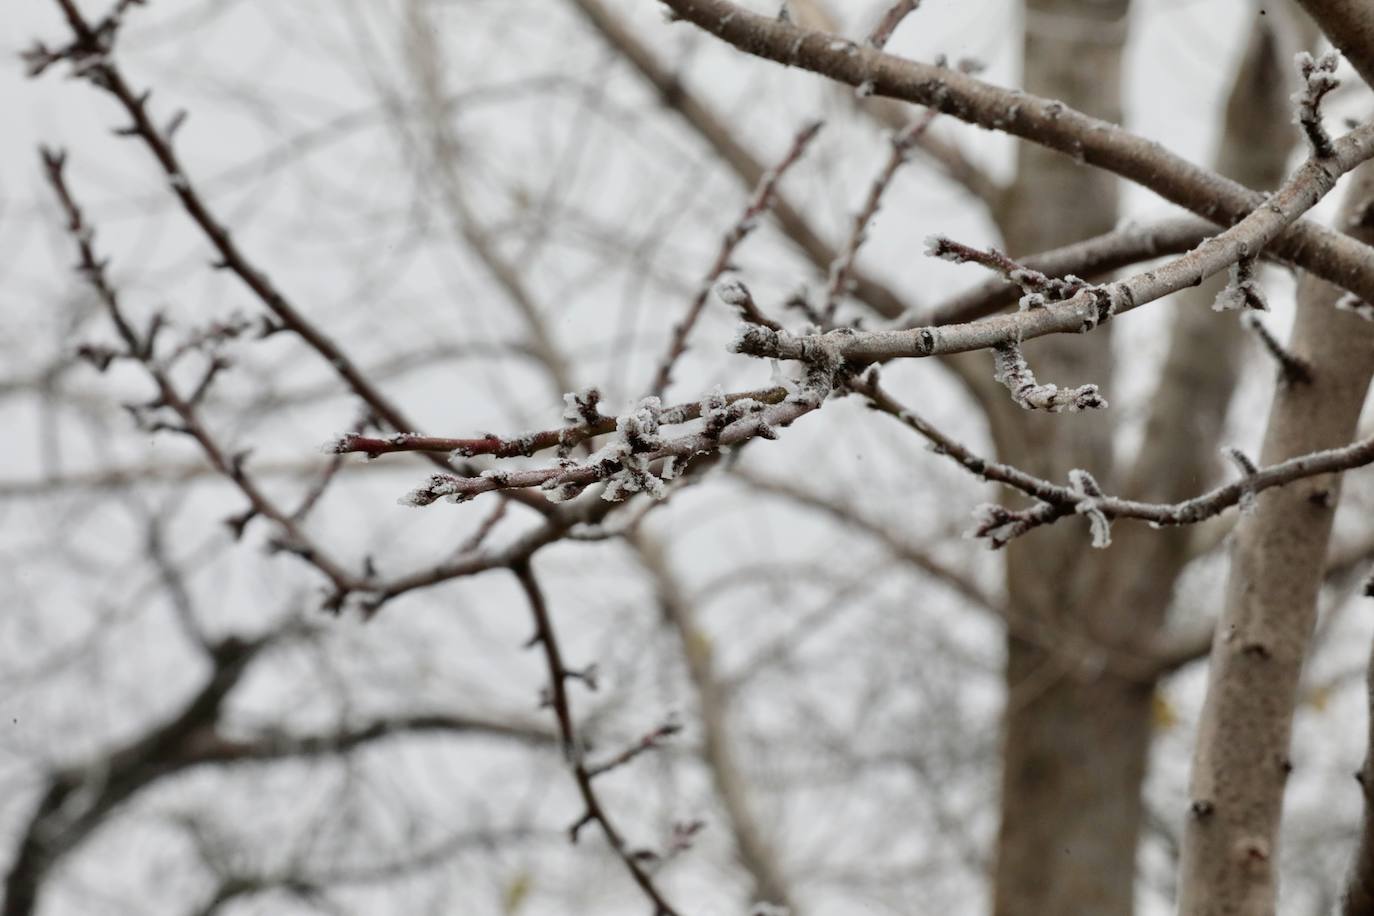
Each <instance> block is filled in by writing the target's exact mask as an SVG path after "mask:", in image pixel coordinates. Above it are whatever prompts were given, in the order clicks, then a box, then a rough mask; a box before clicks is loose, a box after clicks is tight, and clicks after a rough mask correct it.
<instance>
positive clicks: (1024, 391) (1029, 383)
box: [993, 342, 1107, 413]
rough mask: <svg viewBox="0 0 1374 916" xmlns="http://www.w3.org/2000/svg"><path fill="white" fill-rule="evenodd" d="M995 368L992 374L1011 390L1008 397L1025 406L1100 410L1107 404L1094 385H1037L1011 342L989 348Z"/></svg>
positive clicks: (1023, 359)
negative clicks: (992, 348)
mask: <svg viewBox="0 0 1374 916" xmlns="http://www.w3.org/2000/svg"><path fill="white" fill-rule="evenodd" d="M993 359H994V365H995V367H996V368H995V370H994V372H993V378H995V379H996V380H997V381H998V382H999V383H1001V384H1002V385H1003V386H1005V387H1006V389H1007V390H1008V391H1010V392H1011V397H1012V400H1013V401H1015V402H1016V403H1017V404H1020V405H1021V406H1022V407H1024V408H1025V409H1026V410H1048V411H1050V412H1051V413H1058V412H1059V411H1061V410H1069V411H1079V410H1101V409H1103V408H1105V407H1106V406H1107V400H1106V398H1104V397H1102V395H1101V394H1099V393H1098V390H1097V386H1096V385H1080V386H1078V387H1077V388H1060V387H1059V386H1058V385H1054V384H1048V385H1041V384H1040V383H1039V382H1037V381H1036V380H1035V374H1034V373H1033V372H1031V369H1030V365H1029V364H1027V362H1026V358H1025V357H1024V356H1022V355H1021V348H1020V347H1019V346H1018V345H1017V344H1015V343H1010V342H1008V343H1004V344H1000V345H998V346H997V347H996V348H995V349H994V351H993Z"/></svg>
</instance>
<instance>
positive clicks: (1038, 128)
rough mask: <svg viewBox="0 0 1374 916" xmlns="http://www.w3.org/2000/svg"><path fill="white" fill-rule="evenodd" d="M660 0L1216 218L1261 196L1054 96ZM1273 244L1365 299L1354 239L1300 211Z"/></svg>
mask: <svg viewBox="0 0 1374 916" xmlns="http://www.w3.org/2000/svg"><path fill="white" fill-rule="evenodd" d="M664 2H665V3H666V4H667V6H669V7H670V8H671V9H672V10H673V12H674V13H676V14H677V15H678V16H679V17H681V18H683V19H686V20H689V21H691V22H692V23H694V24H695V25H697V26H699V27H701V28H702V29H704V30H706V31H708V32H710V33H712V34H713V35H716V36H717V37H719V38H721V39H722V40H724V41H726V42H728V43H730V44H732V45H734V46H735V47H737V48H739V49H740V50H742V51H746V52H748V53H750V54H753V55H755V56H758V57H763V58H766V59H769V60H773V61H776V62H778V63H781V64H784V65H786V66H795V67H801V68H803V69H805V70H810V71H812V72H814V73H819V74H821V75H823V76H827V77H829V78H831V79H834V80H837V81H838V82H841V83H846V84H848V85H851V86H855V87H858V86H861V85H869V86H871V87H872V89H873V92H874V94H876V95H882V96H890V97H892V98H897V99H904V100H906V101H909V102H916V103H918V104H921V105H928V106H930V107H932V108H936V109H938V110H939V111H941V112H944V113H945V114H949V115H952V116H954V117H956V118H959V119H960V120H962V121H966V122H968V123H970V124H976V125H978V126H980V127H985V128H987V129H989V130H997V131H1002V132H1005V133H1008V134H1012V135H1013V136H1017V137H1021V138H1023V139H1026V140H1030V141H1032V142H1034V143H1039V144H1041V145H1043V146H1047V147H1049V148H1051V149H1055V150H1058V151H1059V152H1062V153H1065V154H1066V155H1069V156H1073V157H1074V158H1076V159H1079V160H1081V161H1083V162H1085V163H1087V164H1089V165H1094V166H1098V167H1100V168H1104V169H1107V170H1108V171H1111V172H1115V173H1116V174H1118V175H1120V176H1121V177H1123V178H1126V179H1129V180H1131V181H1134V182H1136V183H1137V184H1140V185H1142V186H1143V187H1146V188H1149V189H1150V190H1151V191H1154V192H1155V193H1156V194H1159V195H1160V196H1161V197H1163V198H1165V199H1166V200H1169V201H1171V202H1172V203H1175V204H1178V205H1179V206H1181V207H1184V208H1186V209H1188V210H1191V211H1192V212H1194V213H1196V214H1197V215H1199V216H1202V217H1204V218H1206V219H1210V220H1213V221H1215V222H1218V223H1221V224H1231V223H1235V222H1237V221H1239V220H1241V219H1243V218H1244V217H1245V216H1246V215H1247V214H1248V213H1250V212H1252V211H1254V210H1255V209H1256V208H1258V207H1260V206H1262V205H1264V204H1265V202H1266V200H1265V197H1264V195H1263V194H1261V193H1259V192H1257V191H1253V190H1250V189H1249V188H1246V187H1244V186H1243V185H1240V184H1238V183H1237V182H1234V181H1231V180H1229V179H1226V178H1223V177H1222V176H1220V175H1217V174H1216V173H1215V172H1211V171H1209V170H1207V169H1204V168H1201V167H1199V166H1197V165H1194V164H1193V163H1191V162H1188V161H1187V160H1186V159H1184V158H1182V157H1181V156H1178V155H1176V154H1174V153H1170V152H1169V151H1168V150H1166V149H1164V148H1163V147H1162V146H1160V145H1159V144H1158V143H1155V142H1153V141H1150V140H1146V139H1145V138H1143V137H1140V136H1137V135H1135V134H1132V133H1130V132H1129V131H1126V130H1124V129H1122V128H1121V127H1119V126H1117V125H1115V124H1110V123H1108V122H1106V121H1102V120H1099V119H1097V118H1093V117H1089V116H1088V115H1085V114H1083V113H1082V112H1078V111H1075V110H1073V109H1071V108H1069V107H1068V106H1066V105H1064V103H1062V102H1059V101H1057V100H1053V99H1044V98H1038V97H1036V96H1033V95H1029V94H1027V93H1023V92H1019V91H1016V90H1010V89H1003V88H1000V87H997V86H993V85H991V84H988V83H985V82H982V81H980V80H978V79H975V78H973V77H971V76H969V75H967V74H964V73H960V72H958V71H957V70H951V69H949V68H945V67H938V66H933V65H929V64H922V63H918V62H915V61H909V60H904V59H902V58H899V57H895V56H893V55H890V54H885V53H883V52H881V51H878V50H875V49H873V48H866V47H861V46H859V45H857V44H855V43H854V42H851V41H849V40H847V39H845V38H844V37H843V36H840V35H831V34H827V33H823V32H813V31H807V30H804V29H799V28H797V27H796V26H794V25H792V24H791V23H788V22H782V21H778V20H776V19H772V18H769V17H767V16H760V15H757V14H754V13H751V12H748V11H746V10H744V9H742V8H740V7H739V6H738V5H737V4H735V3H731V2H729V0H664ZM1273 248H1274V252H1275V253H1276V254H1278V255H1280V256H1281V257H1283V258H1285V259H1287V260H1290V261H1293V262H1295V263H1297V264H1299V265H1300V266H1302V267H1303V268H1305V269H1307V270H1309V271H1311V272H1312V273H1315V274H1316V275H1317V276H1319V277H1322V278H1323V279H1325V280H1328V281H1330V282H1332V283H1335V284H1337V285H1340V286H1342V287H1344V288H1346V289H1349V290H1350V291H1351V292H1354V293H1358V294H1359V295H1361V296H1363V297H1365V298H1366V300H1367V301H1374V261H1372V260H1371V257H1370V254H1369V252H1368V249H1367V247H1366V246H1365V245H1363V244H1362V243H1360V242H1357V241H1355V240H1353V239H1350V238H1348V237H1344V236H1341V235H1340V234H1339V233H1335V232H1331V231H1330V230H1327V229H1323V228H1321V227H1319V226H1317V225H1314V224H1312V223H1308V222H1305V221H1304V222H1301V223H1298V224H1296V225H1294V226H1292V227H1290V228H1288V229H1287V230H1286V231H1284V232H1283V233H1282V234H1281V235H1280V236H1279V237H1278V238H1276V239H1275V242H1274V246H1273ZM1257 251H1258V249H1255V251H1252V252H1251V253H1252V254H1253V253H1256V252H1257ZM1228 263H1229V262H1228Z"/></svg>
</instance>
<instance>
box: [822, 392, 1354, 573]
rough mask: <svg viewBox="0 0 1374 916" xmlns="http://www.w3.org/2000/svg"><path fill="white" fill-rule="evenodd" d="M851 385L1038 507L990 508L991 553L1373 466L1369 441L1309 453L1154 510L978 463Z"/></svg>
mask: <svg viewBox="0 0 1374 916" xmlns="http://www.w3.org/2000/svg"><path fill="white" fill-rule="evenodd" d="M847 384H848V386H849V388H850V389H851V390H852V391H854V392H855V393H856V394H860V395H862V396H864V397H865V398H866V399H867V401H868V404H869V406H871V407H872V408H874V409H875V410H878V411H880V412H882V413H885V414H888V415H889V416H891V417H893V418H895V419H897V420H898V421H899V422H901V423H902V424H904V425H905V426H907V427H909V428H910V429H912V430H913V431H915V432H916V433H918V434H919V435H921V436H922V437H924V438H925V439H927V440H928V441H929V442H930V443H931V445H932V446H934V447H935V449H936V450H937V451H938V452H939V453H940V454H943V455H947V456H948V457H949V458H951V459H952V460H954V461H955V462H956V463H957V464H959V465H960V466H962V467H963V468H964V469H965V470H967V471H968V472H969V473H971V474H974V475H976V476H977V477H980V478H982V479H983V480H987V481H990V482H992V483H1000V484H1004V485H1005V486H1008V487H1011V488H1012V489H1014V490H1019V491H1021V492H1022V493H1024V494H1025V495H1027V496H1029V497H1031V498H1032V499H1034V500H1035V501H1036V503H1035V505H1034V506H1032V507H1031V508H1029V509H1024V510H1010V509H1005V508H1002V507H1000V506H991V507H986V510H987V511H980V517H981V518H982V521H983V527H984V528H985V530H981V531H979V532H978V533H977V535H976V536H977V537H980V538H986V539H987V540H988V542H989V544H990V545H991V546H993V547H1001V546H1003V545H1005V544H1006V543H1007V541H1009V540H1011V539H1012V538H1014V537H1018V536H1020V535H1022V534H1025V533H1026V532H1028V531H1030V530H1031V529H1033V528H1038V527H1039V526H1041V525H1045V524H1050V523H1052V522H1056V521H1058V520H1059V519H1061V518H1064V517H1066V516H1072V515H1074V514H1076V513H1080V514H1086V513H1087V512H1096V513H1101V515H1102V516H1103V517H1104V518H1106V519H1109V520H1110V519H1117V518H1132V519H1138V520H1140V521H1144V522H1149V523H1151V524H1154V525H1157V526H1172V525H1191V524H1196V523H1197V522H1200V521H1203V520H1204V519H1208V518H1211V517H1212V516H1215V515H1218V514H1220V513H1221V512H1224V511H1225V510H1227V509H1229V508H1231V507H1232V506H1236V505H1239V504H1240V503H1242V502H1243V501H1245V500H1247V499H1249V498H1252V497H1253V496H1254V495H1255V494H1258V493H1262V492H1263V491H1265V490H1268V489H1271V488H1273V487H1281V486H1284V485H1286V484H1290V483H1293V482H1295V481H1298V480H1304V479H1306V478H1309V477H1317V476H1320V475H1322V474H1333V473H1339V472H1341V471H1348V470H1352V469H1354V468H1360V467H1364V466H1366V465H1368V464H1371V463H1374V436H1371V437H1369V438H1367V439H1361V440H1359V441H1357V442H1353V443H1351V444H1350V445H1346V446H1341V447H1338V448H1331V449H1326V450H1323V451H1318V452H1310V453H1308V454H1305V455H1299V456H1297V457H1295V458H1289V459H1287V460H1286V461H1281V462H1279V463H1277V464H1272V465H1269V466H1267V467H1262V468H1257V469H1255V471H1254V473H1252V474H1247V475H1244V476H1242V477H1241V478H1240V479H1238V480H1234V481H1232V482H1231V483H1228V484H1225V485H1223V486H1219V487H1215V488H1213V489H1211V490H1207V491H1206V492H1204V493H1201V494H1199V495H1197V496H1194V497H1193V498H1191V499H1186V500H1183V501H1181V502H1177V503H1149V502H1141V501H1138V500H1130V499H1121V498H1118V497H1114V496H1106V495H1094V494H1092V493H1091V492H1085V491H1084V490H1083V489H1081V488H1075V487H1074V486H1071V485H1070V486H1065V485H1060V484H1056V483H1052V482H1051V481H1048V480H1045V479H1043V478H1040V477H1036V476H1035V475H1033V474H1028V473H1026V472H1025V471H1022V470H1019V469H1017V468H1015V467H1012V466H1011V465H1007V464H1002V463H999V462H996V461H990V460H988V459H986V458H983V457H981V456H980V455H978V454H976V453H974V452H973V451H972V450H970V449H969V448H967V447H966V446H964V445H963V444H962V443H960V442H958V441H957V440H955V439H953V438H951V437H949V436H947V435H946V434H944V433H943V432H941V431H940V430H939V429H937V428H935V427H934V426H932V425H931V424H930V423H928V422H926V421H925V420H923V419H922V418H921V417H919V416H918V415H916V414H915V413H913V412H912V411H911V410H909V409H908V408H906V407H905V406H903V405H902V404H901V403H900V402H899V401H897V400H896V399H895V398H893V397H892V396H891V395H890V394H888V393H887V392H886V391H885V390H884V389H883V388H882V386H881V385H880V384H879V383H878V381H877V377H876V373H874V372H873V371H872V370H870V371H869V372H868V373H865V374H864V375H863V376H860V377H858V378H856V379H853V380H851V381H850V382H848V383H847ZM1085 503H1090V504H1091V505H1090V507H1089V508H1086V509H1085V508H1083V507H1084V505H1085Z"/></svg>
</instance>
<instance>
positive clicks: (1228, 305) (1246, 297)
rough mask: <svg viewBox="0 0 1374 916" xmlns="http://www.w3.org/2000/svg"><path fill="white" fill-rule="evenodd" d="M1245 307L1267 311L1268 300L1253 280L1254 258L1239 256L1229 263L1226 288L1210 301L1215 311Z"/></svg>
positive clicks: (1228, 310)
mask: <svg viewBox="0 0 1374 916" xmlns="http://www.w3.org/2000/svg"><path fill="white" fill-rule="evenodd" d="M1247 309H1248V310H1250V311H1255V312H1267V311H1269V302H1268V300H1267V299H1266V298H1265V296H1264V289H1263V287H1261V286H1260V285H1259V282H1258V281H1256V280H1255V260H1254V258H1241V259H1240V260H1239V261H1237V262H1236V263H1234V264H1232V265H1231V271H1230V273H1229V274H1228V279H1227V281H1226V288H1225V289H1223V290H1222V291H1221V292H1220V293H1219V294H1218V295H1217V298H1216V301H1215V302H1213V303H1212V310H1213V311H1216V312H1234V311H1244V310H1247Z"/></svg>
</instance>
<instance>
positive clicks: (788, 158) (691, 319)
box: [649, 121, 822, 397]
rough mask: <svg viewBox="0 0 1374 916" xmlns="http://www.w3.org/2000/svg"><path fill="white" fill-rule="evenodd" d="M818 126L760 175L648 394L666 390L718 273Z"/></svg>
mask: <svg viewBox="0 0 1374 916" xmlns="http://www.w3.org/2000/svg"><path fill="white" fill-rule="evenodd" d="M821 125H822V122H820V121H811V122H808V123H807V124H805V125H803V126H802V128H801V129H800V130H799V131H797V133H796V135H795V136H794V137H793V138H792V144H791V146H789V147H788V148H787V152H786V153H785V154H784V155H783V157H782V159H781V160H780V161H779V162H778V164H777V165H775V166H774V167H773V168H771V169H769V170H768V171H767V172H764V173H763V177H762V178H760V179H759V183H758V186H757V187H756V188H755V189H754V193H753V196H752V197H750V199H749V204H748V205H747V206H746V207H745V208H744V212H743V213H741V214H740V217H739V219H738V220H736V221H735V224H734V225H733V226H731V227H730V230H729V231H728V232H726V233H725V237H724V238H723V239H721V242H720V248H719V249H718V250H717V252H716V257H715V260H714V261H712V262H711V266H710V267H709V268H708V269H707V271H706V276H705V277H704V278H703V279H702V282H701V286H700V288H699V289H698V290H697V293H696V295H695V296H693V297H692V302H691V304H690V305H689V306H688V307H687V314H686V315H685V316H684V317H683V319H682V321H680V322H678V324H677V325H675V326H674V327H673V334H672V337H671V339H670V340H669V342H668V352H667V353H665V354H664V355H663V359H662V360H660V362H659V364H658V369H657V371H655V373H654V380H653V383H652V384H651V385H650V388H649V393H650V394H651V395H654V396H655V397H662V396H663V393H664V392H665V391H666V390H667V389H668V384H669V382H670V381H672V374H673V367H674V366H675V365H677V361H678V360H679V359H680V358H681V357H682V354H683V353H685V352H686V350H687V337H688V335H690V334H691V333H692V328H694V327H696V323H697V320H698V319H699V318H700V317H701V312H702V310H703V309H704V308H705V307H706V302H707V300H708V299H709V298H710V295H711V289H712V287H714V286H715V283H716V281H717V280H719V279H720V276H721V274H723V273H725V271H726V270H727V269H729V267H730V259H731V258H732V257H734V254H735V249H737V248H738V247H739V246H740V243H741V242H743V241H744V240H745V239H746V238H747V237H748V236H749V234H750V233H751V232H753V231H754V229H755V228H756V227H757V226H758V224H759V220H760V219H762V217H763V215H764V214H765V213H766V212H768V208H769V207H771V206H772V205H773V200H774V198H775V197H776V195H777V189H778V182H779V181H781V180H782V177H783V175H785V174H787V170H788V169H790V168H791V167H792V166H793V165H795V164H796V163H797V162H798V161H799V160H800V159H801V157H802V155H803V154H804V153H805V152H806V149H807V147H808V146H810V145H811V141H812V140H814V139H815V138H816V134H818V133H819V132H820V129H821Z"/></svg>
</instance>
